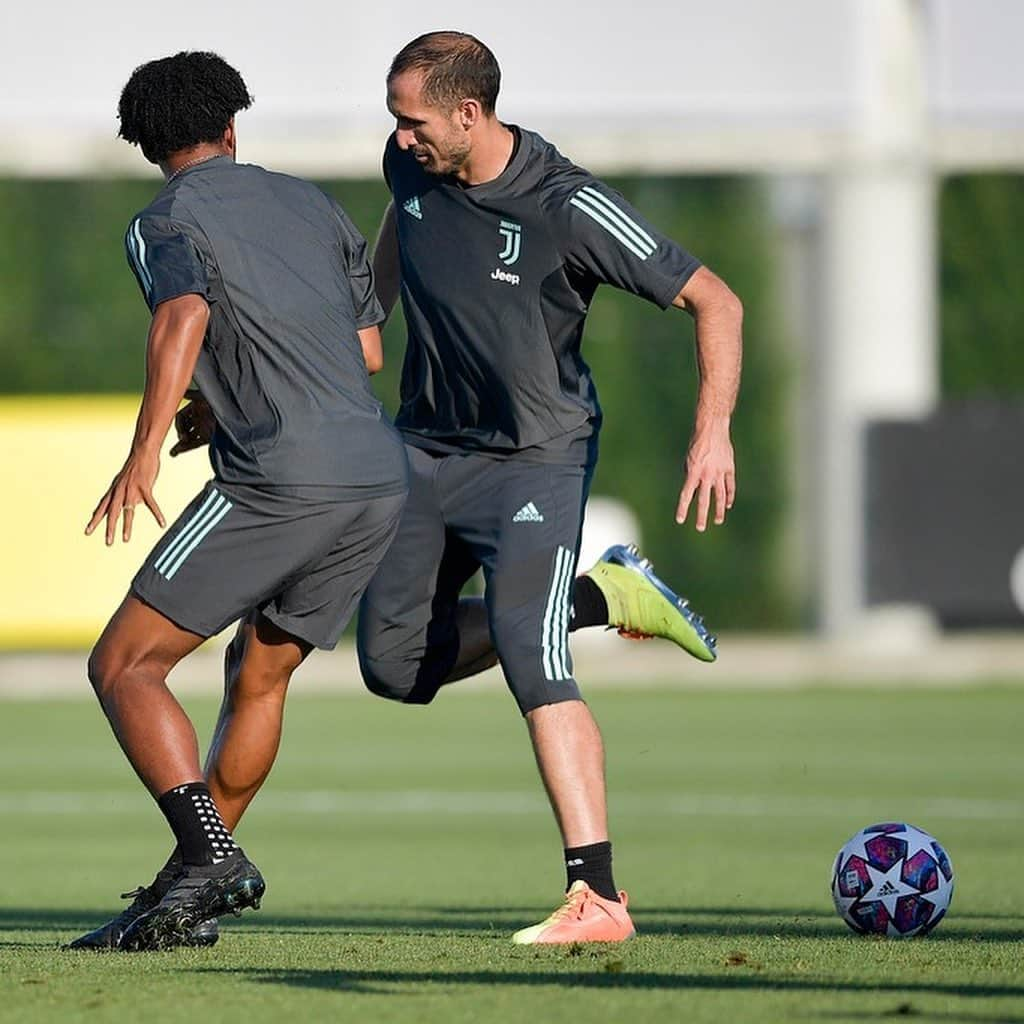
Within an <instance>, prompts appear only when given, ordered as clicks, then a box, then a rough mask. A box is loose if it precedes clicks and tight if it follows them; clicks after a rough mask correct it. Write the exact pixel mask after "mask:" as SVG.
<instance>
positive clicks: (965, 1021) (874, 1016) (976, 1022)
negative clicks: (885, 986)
mask: <svg viewBox="0 0 1024 1024" xmlns="http://www.w3.org/2000/svg"><path fill="white" fill-rule="evenodd" d="M802 1016H806V1017H807V1018H808V1019H810V1020H834V1021H844V1020H845V1021H861V1020H876V1021H877V1020H883V1021H884V1020H900V1019H903V1020H915V1021H941V1022H942V1024H1024V1017H1020V1016H1017V1015H1014V1016H1012V1017H1011V1016H1008V1015H1007V1014H1001V1015H999V1016H996V1017H990V1016H989V1015H988V1014H985V1015H984V1016H978V1015H977V1014H974V1013H971V1014H966V1013H943V1012H938V1013H933V1012H931V1011H928V1010H922V1009H920V1008H919V1007H916V1006H914V1004H913V1003H899V1004H897V1005H896V1006H891V1007H889V1008H888V1009H886V1010H876V1011H875V1012H873V1013H872V1012H864V1013H858V1012H856V1011H854V1012H853V1013H842V1012H840V1011H839V1010H835V1011H831V1012H821V1011H817V1012H815V1013H814V1014H806V1015H802Z"/></svg>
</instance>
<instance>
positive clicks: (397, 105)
mask: <svg viewBox="0 0 1024 1024" xmlns="http://www.w3.org/2000/svg"><path fill="white" fill-rule="evenodd" d="M388 110H390V111H391V113H392V114H393V115H394V118H395V120H396V122H397V125H396V127H395V141H396V142H397V143H398V147H399V149H404V150H412V155H413V156H414V157H415V158H416V160H417V161H418V162H419V164H420V166H421V167H422V168H423V169H424V170H425V171H426V172H427V173H428V174H457V173H458V170H459V168H460V167H461V166H462V165H463V164H464V163H465V162H466V158H467V157H468V156H469V150H470V140H469V133H468V132H467V131H466V130H465V128H463V126H462V123H461V120H460V118H459V112H458V108H456V109H455V110H452V111H444V110H441V109H440V108H438V107H435V106H430V105H429V104H427V103H426V102H425V101H424V99H423V90H422V73H421V72H418V71H407V72H405V73H404V74H401V75H397V76H396V77H395V78H393V79H392V80H391V81H390V82H389V83H388Z"/></svg>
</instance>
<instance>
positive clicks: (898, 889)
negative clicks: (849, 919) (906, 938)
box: [861, 860, 917, 918]
mask: <svg viewBox="0 0 1024 1024" xmlns="http://www.w3.org/2000/svg"><path fill="white" fill-rule="evenodd" d="M867 869H868V874H869V875H870V876H871V888H870V889H868V891H867V892H866V893H864V895H863V896H862V897H861V901H862V902H864V903H870V902H872V901H873V900H878V901H879V902H880V903H881V904H882V905H883V906H884V907H885V909H886V910H887V911H888V912H889V917H890V918H894V917H895V916H896V901H897V900H898V899H899V898H900V897H901V896H916V895H917V889H915V888H914V887H913V886H912V885H907V883H906V882H904V881H903V879H902V878H901V877H900V876H901V874H902V872H903V861H902V860H898V861H896V863H895V864H893V866H892V867H891V868H889V870H888V871H879V870H878V869H877V868H874V867H872V866H871V865H870V864H868V865H867Z"/></svg>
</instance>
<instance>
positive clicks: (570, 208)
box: [561, 179, 700, 308]
mask: <svg viewBox="0 0 1024 1024" xmlns="http://www.w3.org/2000/svg"><path fill="white" fill-rule="evenodd" d="M564 203H565V214H566V215H565V217H564V218H561V219H562V220H563V223H565V225H566V228H565V230H566V232H567V238H566V239H565V240H564V242H563V251H564V252H565V254H566V260H567V262H568V263H569V264H570V265H571V266H573V267H574V269H576V270H578V271H582V272H583V273H585V274H588V275H591V276H592V277H594V278H596V280H597V282H598V283H601V284H610V285H614V286H615V287H616V288H622V289H624V290H625V291H628V292H632V293H633V294H634V295H639V296H641V297H642V298H645V299H649V300H650V301H651V302H654V303H656V304H657V305H659V306H661V307H662V308H666V307H668V306H670V305H671V304H672V300H673V299H674V298H675V297H676V295H678V294H679V290H680V289H681V288H682V287H683V285H684V284H686V282H687V281H688V280H689V279H690V276H691V275H692V274H693V272H694V271H695V270H696V269H697V268H698V267H699V266H700V261H699V260H698V259H696V258H695V257H694V256H692V255H691V254H690V253H688V252H687V251H686V250H685V249H683V248H682V247H681V246H680V245H678V244H677V243H676V242H674V241H672V240H671V239H670V238H666V237H665V236H664V235H663V234H661V233H660V232H659V231H658V230H657V229H656V228H655V227H653V226H652V225H651V224H650V223H648V222H647V221H646V220H645V219H644V218H643V217H642V216H641V215H640V214H639V213H638V212H637V211H636V210H635V209H634V208H633V207H632V206H631V205H630V204H629V203H628V202H626V200H625V199H624V198H623V197H622V196H621V195H620V194H619V193H618V192H616V191H615V190H614V189H612V188H609V187H608V186H607V185H605V184H603V183H602V182H599V181H596V180H594V179H590V180H589V181H588V180H586V179H582V182H580V181H577V183H576V187H574V188H573V190H572V191H571V192H570V193H569V194H568V197H567V198H566V199H565V200H564Z"/></svg>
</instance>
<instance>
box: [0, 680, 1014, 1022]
mask: <svg viewBox="0 0 1024 1024" xmlns="http://www.w3.org/2000/svg"><path fill="white" fill-rule="evenodd" d="M213 688H214V683H213V681H211V691H212V690H213ZM591 703H592V706H593V707H594V709H595V711H596V713H597V715H598V718H599V720H600V722H601V724H602V727H603V729H604V732H605V737H606V741H607V746H608V762H609V763H608V774H609V783H610V787H611V809H612V816H613V828H614V836H613V838H614V840H615V844H616V846H615V850H616V854H615V864H616V876H617V881H618V883H619V884H620V885H621V886H623V887H625V888H627V889H628V890H629V891H630V896H631V905H632V907H633V908H635V915H634V917H635V920H636V923H637V926H638V928H639V931H640V935H639V937H638V938H637V939H635V940H634V941H632V942H630V943H628V944H626V945H624V946H621V947H611V946H606V947H586V948H570V949H541V950H537V949H532V948H517V947H514V946H512V945H511V944H510V943H509V941H508V936H509V934H510V932H511V931H512V930H513V929H514V928H515V927H518V926H521V925H524V924H528V923H532V922H534V921H536V920H538V919H539V918H540V917H541V916H543V915H544V914H546V912H547V911H549V910H550V909H551V908H552V907H553V906H554V904H555V903H556V901H557V899H558V898H559V894H560V891H561V886H562V883H563V878H562V868H561V864H560V856H559V855H560V848H559V843H558V838H557V833H556V832H555V830H554V825H553V823H552V821H551V819H550V814H549V813H548V811H547V810H546V805H545V803H544V801H543V798H542V796H541V793H540V787H539V783H538V781H537V779H536V776H535V769H534V767H533V763H532V758H531V756H530V753H529V750H528V745H527V742H526V737H525V733H524V729H523V726H522V723H521V721H520V719H519V718H518V716H517V714H516V712H515V710H514V706H513V705H512V703H511V700H510V699H509V698H508V697H507V695H505V694H504V693H502V694H497V693H495V694H473V695H461V696H460V695H455V694H451V695H448V694H446V695H444V697H443V699H441V700H439V701H438V703H437V704H436V705H435V706H434V707H432V708H406V707H400V706H394V705H388V704H385V703H384V702H382V701H377V700H374V699H372V698H370V697H369V696H365V697H364V696H350V697H338V698H330V699H329V698H321V697H317V698H313V697H306V698H304V697H302V696H301V694H299V695H296V696H295V697H293V703H292V705H291V707H290V710H289V719H288V723H287V727H286V736H285V743H284V747H283V749H282V752H281V756H280V759H279V764H278V767H277V769H276V771H275V773H274V775H273V776H272V777H271V779H270V781H269V783H268V785H267V788H266V791H265V792H264V794H263V795H262V796H261V797H260V799H259V801H258V802H257V803H256V804H255V805H254V806H253V808H252V810H251V812H250V817H249V818H248V819H247V820H246V822H244V823H243V825H242V827H241V828H240V829H239V833H238V835H239V839H240V841H241V842H243V843H244V845H245V847H246V850H247V852H248V853H249V854H250V856H252V857H253V859H254V860H256V861H257V862H258V863H259V864H260V866H261V868H262V869H263V872H264V874H265V875H266V877H267V881H268V893H267V897H266V899H265V901H264V905H263V909H262V910H261V911H260V912H258V913H249V914H247V915H246V916H245V917H243V918H241V919H239V920H237V921H235V920H231V921H229V922H228V923H227V924H226V926H225V927H224V928H223V934H222V938H221V942H220V944H219V945H218V946H217V947H215V948H214V949H213V950H208V951H175V952H169V953H159V954H135V955H129V954H111V955H95V954H72V953H68V952H63V951H61V950H60V949H59V943H61V942H64V941H67V940H68V939H70V938H72V937H73V936H74V935H76V934H77V933H79V932H80V931H81V930H83V929H85V928H86V927H89V926H92V925H95V924H97V923H99V922H100V921H101V920H103V919H105V918H106V917H108V916H109V915H110V912H111V911H113V910H114V909H115V908H116V907H117V906H118V900H117V893H118V892H120V891H122V890H126V889H129V888H132V887H133V886H135V885H137V884H140V883H144V882H148V881H149V879H150V877H151V875H152V873H153V870H154V869H155V867H157V866H158V865H159V863H160V862H161V860H162V857H163V856H164V854H165V853H166V851H167V849H168V845H169V844H168V836H169V833H168V832H167V830H166V826H165V825H164V824H163V821H162V819H161V818H160V817H159V815H158V813H157V811H156V810H155V808H154V807H153V806H152V805H151V804H150V802H149V800H148V798H147V797H146V796H145V795H144V793H143V791H142V789H141V787H140V786H139V785H138V784H137V783H136V782H135V780H134V777H133V776H131V775H130V773H129V770H128V768H127V766H126V764H125V763H124V762H123V760H122V758H121V755H120V753H119V752H118V751H117V750H116V748H115V746H114V743H113V741H112V739H111V737H110V736H109V734H108V733H107V731H106V724H105V722H103V720H102V718H101V716H100V713H99V711H98V710H97V708H96V707H94V706H93V705H92V704H91V703H89V702H86V701H77V702H73V701H65V702H37V703H8V704H4V705H0V765H2V770H0V830H2V831H0V835H2V837H3V842H2V843H0V1021H4V1022H6V1021H19V1022H20V1021H31V1022H46V1024H48V1022H50V1021H54V1022H56V1021H60V1022H75V1021H90V1022H91V1021H124V1020H129V1019H138V1020H144V1021H160V1022H163V1021H182V1022H189V1024H193V1022H202V1024H216V1022H220V1021H225V1022H227V1021H244V1022H246V1024H262V1022H268V1021H281V1020H285V1019H286V1018H291V1019H293V1020H295V1021H306V1020H332V1021H333V1020H339V1021H349V1020H351V1021H359V1022H360V1024H377V1022H393V1021H417V1022H420V1021H422V1022H426V1024H433V1022H438V1024H440V1022H445V1024H455V1022H461V1021H488V1022H497V1024H506V1022H518V1021H531V1022H544V1021H555V1020H566V1021H580V1022H585V1021H586V1022H589V1021H630V1022H638V1021H655V1020H657V1021H659V1022H660V1021H686V1022H690V1021H715V1022H733V1021H737V1022H745V1021H808V1020H821V1021H866V1020H887V1019H890V1018H893V1017H904V1016H906V1017H911V1018H914V1019H917V1020H921V1021H941V1022H946V1024H948V1022H959V1021H976V1022H997V1021H1007V1022H1008V1021H1017V1022H1024V944H1022V942H1021V940H1022V939H1024V883H1022V871H1021V857H1022V853H1021V852H1022V848H1024V795H1022V793H1021V782H1022V779H1024V770H1022V769H1024V753H1022V742H1021V733H1022V728H1021V727H1022V725H1024V689H1014V688H991V689H973V690H963V691H948V690H947V691H940V690H921V689H915V690H910V689H900V688H899V687H896V686H893V687H892V688H890V689H871V690H867V689H865V690H844V691H841V692H839V691H824V690H822V691H802V692H772V693H750V692H736V691H720V692H715V693H707V692H702V693H686V692H679V691H676V692H672V691H657V692H637V693H628V692H625V691H610V690H601V691H598V692H595V693H594V694H593V695H592V701H591ZM189 707H190V710H191V711H193V712H194V715H195V718H196V721H197V722H198V723H199V724H200V726H201V728H202V729H204V730H206V729H208V727H209V725H210V723H211V721H212V717H213V715H214V713H215V706H214V704H213V702H212V701H207V702H191V703H190V705H189ZM886 819H890V820H891V819H897V820H899V819H905V820H909V821H911V822H913V823H915V824H917V825H919V826H921V827H923V828H925V829H927V830H929V831H931V832H933V833H934V834H935V835H936V836H937V837H938V838H939V840H940V841H941V842H942V843H943V844H944V845H945V847H946V849H947V850H948V851H949V853H950V855H951V858H952V860H953V864H954V867H955V869H956V872H957V887H956V894H955V896H954V900H953V906H952V908H951V911H950V915H949V917H948V918H947V919H946V921H945V922H943V924H942V925H941V927H940V928H939V929H938V930H937V932H936V933H935V934H934V935H933V936H931V937H929V938H927V939H923V940H911V941H905V942H891V941H878V940H876V941H872V940H866V939H862V938H858V937H856V936H854V935H853V934H852V933H849V932H848V931H847V930H846V927H845V926H844V925H843V924H842V923H841V922H840V921H839V919H838V918H837V917H836V916H835V915H834V913H833V911H832V907H831V901H830V897H829V893H828V874H829V870H830V868H831V863H832V858H833V856H834V854H835V852H836V850H837V849H838V847H839V846H840V845H841V844H842V843H843V842H844V841H845V840H846V839H847V838H848V837H849V836H850V835H851V834H852V833H853V832H854V831H856V830H857V829H858V828H860V827H862V826H864V825H867V824H870V823H871V822H873V821H877V820H886Z"/></svg>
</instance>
